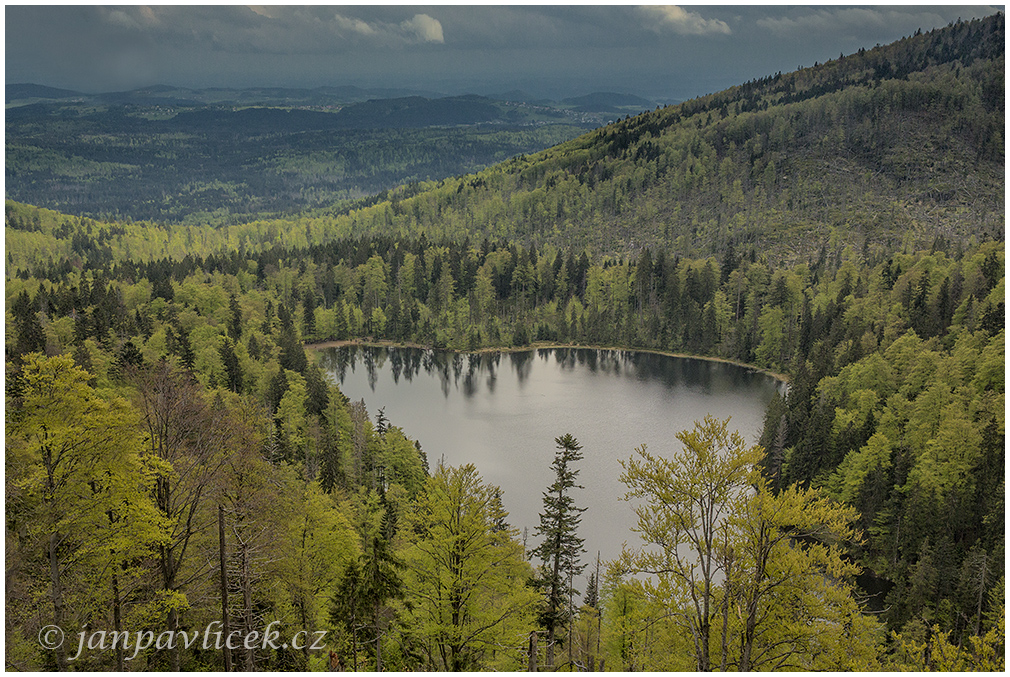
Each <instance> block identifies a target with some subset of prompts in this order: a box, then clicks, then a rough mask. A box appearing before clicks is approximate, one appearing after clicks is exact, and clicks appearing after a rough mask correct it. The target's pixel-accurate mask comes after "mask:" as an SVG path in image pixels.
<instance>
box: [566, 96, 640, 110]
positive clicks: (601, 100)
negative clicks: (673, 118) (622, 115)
mask: <svg viewBox="0 0 1010 677" xmlns="http://www.w3.org/2000/svg"><path fill="white" fill-rule="evenodd" d="M561 103H563V104H565V105H568V106H574V107H575V109H576V110H580V111H586V112H608V113H617V112H624V110H625V109H628V108H636V109H638V110H639V111H641V110H644V109H649V108H654V107H655V106H656V103H655V102H654V101H649V100H647V99H643V98H641V97H639V96H634V95H633V94H615V93H614V92H594V93H592V94H586V95H585V96H576V97H573V98H570V99H564V100H563V101H562V102H561Z"/></svg>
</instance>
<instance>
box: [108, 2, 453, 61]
mask: <svg viewBox="0 0 1010 677" xmlns="http://www.w3.org/2000/svg"><path fill="white" fill-rule="evenodd" d="M99 11H100V13H101V16H102V18H103V20H104V21H105V22H106V23H107V24H108V25H109V26H110V27H112V28H114V29H119V30H124V31H129V32H134V33H139V34H147V35H149V36H151V37H152V38H154V39H158V40H171V41H175V42H182V43H191V44H195V45H203V46H209V47H212V48H213V49H215V50H221V51H230V52H238V53H261V52H266V53H274V54H318V53H338V52H341V51H344V50H347V49H351V48H355V49H359V48H367V47H370V46H371V47H386V48H389V47H407V46H411V45H421V44H428V43H436V44H439V43H443V42H444V36H443V32H442V26H441V24H440V23H439V22H438V20H436V19H434V18H432V17H431V16H429V15H427V14H420V13H414V14H412V15H411V16H409V18H405V19H403V20H401V21H398V22H387V21H380V20H368V19H362V18H360V17H358V16H355V15H354V11H355V8H353V7H338V8H326V7H320V6H310V7H294V6H279V7H264V6H253V7H237V6H234V7H164V6H158V7H122V8H100V9H99Z"/></svg>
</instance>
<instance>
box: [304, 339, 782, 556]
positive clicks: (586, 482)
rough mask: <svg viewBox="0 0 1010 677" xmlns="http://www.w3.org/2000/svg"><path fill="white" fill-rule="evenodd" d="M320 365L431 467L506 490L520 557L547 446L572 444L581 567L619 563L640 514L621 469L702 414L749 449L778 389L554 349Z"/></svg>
mask: <svg viewBox="0 0 1010 677" xmlns="http://www.w3.org/2000/svg"><path fill="white" fill-rule="evenodd" d="M320 358H321V360H320V366H321V367H322V368H323V369H324V370H325V371H327V372H329V374H330V375H331V377H333V378H334V379H335V380H336V381H337V382H338V383H339V384H340V389H341V391H343V393H344V394H345V395H347V397H349V398H350V399H352V400H359V399H362V398H363V399H364V400H365V404H366V406H367V407H368V413H369V415H370V417H371V418H372V420H373V421H374V420H375V414H376V412H377V411H378V410H379V409H380V408H382V409H383V410H384V411H385V415H386V417H387V418H388V419H389V421H390V423H391V424H392V425H395V426H399V427H400V428H401V429H402V430H403V431H404V433H405V434H406V435H407V436H408V437H410V438H412V439H416V440H418V441H419V442H420V443H421V447H422V448H423V449H424V451H425V453H426V454H427V455H428V462H429V464H430V466H431V467H432V468H434V467H435V465H436V464H437V463H438V460H439V459H440V458H444V460H445V463H446V464H448V465H453V466H456V465H461V464H464V463H473V464H474V465H475V466H476V467H477V470H478V471H479V472H480V474H481V476H482V477H483V478H484V481H485V483H490V484H496V485H498V486H500V487H501V488H502V490H503V491H504V494H505V495H504V500H505V508H506V510H508V511H509V523H510V524H511V525H512V526H513V527H516V528H517V529H518V530H519V532H520V539H521V538H522V537H523V536H522V532H523V529H524V527H525V528H528V542H527V548H532V547H534V546H535V545H536V544H537V543H538V540H537V539H536V538H535V537H534V530H535V528H536V527H537V526H538V524H539V514H540V511H541V509H542V507H543V492H544V490H545V489H546V488H547V487H548V486H549V485H550V484H551V482H553V480H554V477H553V472H552V470H551V467H550V466H551V462H552V460H553V458H554V451H555V444H554V438H556V437H559V436H561V435H564V434H565V433H571V434H572V435H573V436H575V437H576V438H577V439H578V441H579V443H580V444H581V445H582V447H583V448H582V454H583V457H584V458H583V460H582V461H581V462H580V463H579V464H578V466H577V467H578V468H579V469H580V473H579V477H578V482H579V484H581V485H582V486H583V487H584V488H583V489H576V490H575V491H574V493H573V496H574V499H575V503H576V505H577V506H579V507H586V508H587V510H586V511H585V512H584V513H583V515H582V525H581V528H580V532H579V535H580V536H581V537H582V538H584V539H585V549H586V555H585V556H584V559H583V561H584V562H590V567H589V568H587V570H586V573H588V572H589V570H590V569H591V568H592V562H594V561H595V559H596V553H597V551H599V552H600V556H601V558H602V559H603V560H608V559H613V558H616V557H617V556H618V555H620V552H621V545H622V543H623V542H624V541H627V542H628V544H629V545H630V546H634V547H637V546H638V545H639V543H638V537H637V535H636V534H635V533H633V532H632V530H631V529H632V527H633V526H634V524H635V515H634V512H633V510H632V507H631V505H630V504H629V503H627V502H625V501H622V500H621V498H622V497H623V495H624V491H625V487H624V485H623V484H622V483H621V482H620V479H619V478H620V474H621V466H620V463H619V459H627V458H629V457H630V456H631V455H632V454H633V452H634V450H635V448H636V447H638V446H639V445H642V444H645V445H648V448H649V450H650V451H651V452H654V453H657V454H663V453H664V451H666V450H672V449H676V448H678V447H679V444H680V443H679V441H678V440H677V439H676V437H675V436H676V434H677V433H678V432H679V431H681V430H685V429H691V428H693V427H694V422H695V421H700V420H701V419H702V418H704V417H705V415H706V414H711V415H713V416H715V417H717V418H727V417H732V419H731V421H730V429H731V430H732V429H736V430H739V431H740V433H741V434H742V435H743V436H744V438H745V439H746V440H747V442H748V443H754V444H756V443H757V441H758V437H759V436H760V434H761V427H762V425H763V422H764V413H765V408H766V407H767V405H768V402H769V401H770V400H771V399H772V397H773V396H774V394H775V393H776V392H779V391H780V390H782V389H784V388H785V385H784V384H782V383H781V382H779V381H777V380H776V379H774V378H772V377H771V376H768V375H767V374H763V373H760V372H757V371H755V370H753V369H748V368H746V367H741V366H738V365H733V364H726V363H721V362H714V361H709V360H698V359H690V358H679V357H668V356H663V355H656V354H652V353H642V352H633V351H607V350H596V349H583V348H549V349H538V350H528V351H520V352H510V353H477V354H459V353H451V352H445V351H434V350H423V349H417V348H376V347H363V346H349V347H341V348H326V349H323V350H322V351H321V355H320Z"/></svg>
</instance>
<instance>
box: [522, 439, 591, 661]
mask: <svg viewBox="0 0 1010 677" xmlns="http://www.w3.org/2000/svg"><path fill="white" fill-rule="evenodd" d="M554 442H555V443H556V444H557V451H556V452H555V454H554V463H553V464H552V465H551V467H552V468H553V469H554V473H555V479H554V483H553V484H551V486H550V487H548V489H547V491H545V492H544V511H543V512H542V513H540V526H539V527H537V530H536V535H538V536H543V539H544V540H543V541H542V542H541V543H540V545H539V546H537V547H536V548H535V549H534V550H533V554H535V555H536V556H537V557H539V558H540V559H541V561H543V566H542V567H541V569H540V580H539V584H540V586H541V587H542V588H543V590H544V593H545V596H546V599H545V600H544V607H543V611H542V613H541V616H540V618H541V622H542V623H543V625H544V628H545V629H546V630H547V669H548V670H553V669H554V641H555V635H556V633H557V628H558V626H561V625H564V624H565V623H566V622H567V621H568V620H569V619H568V618H567V608H566V601H567V600H568V598H569V596H570V595H574V594H577V591H575V590H574V589H573V588H572V586H571V580H572V579H573V578H574V577H575V576H578V575H579V574H581V573H582V570H583V569H584V568H585V564H580V563H579V556H580V555H581V554H582V553H584V552H585V550H584V549H583V547H582V542H583V539H581V538H579V536H578V535H577V534H576V531H577V530H578V527H579V522H581V521H582V513H583V511H585V508H578V507H576V506H575V501H574V499H573V498H572V496H571V491H572V489H582V486H581V485H578V484H576V483H575V478H576V477H577V476H578V474H579V471H578V470H576V469H575V468H574V467H573V466H574V464H575V463H576V462H577V461H581V460H582V454H580V453H579V451H580V450H581V449H582V445H580V444H579V442H578V440H576V439H575V438H574V437H572V435H571V434H570V433H569V434H566V435H563V436H562V437H557V438H555V439H554Z"/></svg>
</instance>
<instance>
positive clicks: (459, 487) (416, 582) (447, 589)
mask: <svg viewBox="0 0 1010 677" xmlns="http://www.w3.org/2000/svg"><path fill="white" fill-rule="evenodd" d="M496 497H497V498H496ZM506 517H507V513H505V512H504V508H503V507H502V505H501V500H500V492H497V488H496V487H493V486H489V485H486V484H484V483H483V482H482V480H481V478H480V476H479V475H478V474H477V470H476V468H474V466H473V465H464V466H461V467H459V468H449V467H446V466H443V465H439V466H438V467H437V468H436V470H435V473H434V474H433V475H432V476H431V477H430V478H428V481H427V483H426V485H425V489H424V492H423V494H422V495H421V496H420V497H419V499H418V504H417V510H416V511H415V512H414V514H413V515H412V517H411V523H412V525H413V528H412V534H413V535H412V537H411V541H412V547H411V548H410V549H409V550H408V551H407V553H406V562H407V565H408V572H409V573H408V574H407V582H406V588H407V594H408V597H409V598H410V599H412V600H415V601H414V605H413V608H412V609H411V616H412V617H413V618H414V619H415V620H414V632H416V633H417V634H418V635H419V636H420V637H421V644H422V647H423V653H424V656H425V663H424V665H425V666H426V667H429V668H431V669H436V670H452V671H458V670H480V669H512V670H515V669H521V668H522V667H523V660H524V656H523V653H522V649H523V647H524V641H525V639H526V637H527V635H528V634H529V630H530V628H531V626H532V623H533V611H534V606H535V603H536V601H537V595H536V593H535V592H534V591H533V590H532V589H531V588H529V587H527V586H526V582H527V581H528V580H529V578H530V576H531V575H532V570H531V568H530V567H529V565H528V564H527V563H526V562H525V561H524V560H523V553H522V546H521V545H520V544H519V543H518V542H517V541H516V531H515V530H514V529H511V528H504V529H502V528H499V525H502V524H504V521H505V519H506Z"/></svg>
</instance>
